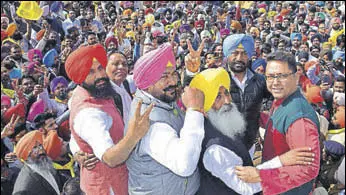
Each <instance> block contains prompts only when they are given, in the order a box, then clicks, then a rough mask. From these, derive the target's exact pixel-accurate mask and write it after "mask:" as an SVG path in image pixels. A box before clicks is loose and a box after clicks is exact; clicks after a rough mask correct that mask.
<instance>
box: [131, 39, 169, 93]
mask: <svg viewBox="0 0 346 195" xmlns="http://www.w3.org/2000/svg"><path fill="white" fill-rule="evenodd" d="M169 66H172V67H174V68H175V57H174V53H173V49H172V46H171V44H169V43H165V44H162V45H160V46H159V47H158V48H157V49H155V50H153V51H150V52H148V53H146V54H144V55H143V56H141V57H140V58H139V59H138V60H137V62H136V64H135V67H134V70H133V79H134V81H135V84H136V86H137V87H138V88H139V89H147V88H148V87H149V86H151V85H153V84H155V83H156V82H157V81H158V80H160V78H161V76H162V74H163V73H164V72H165V70H166V67H169Z"/></svg>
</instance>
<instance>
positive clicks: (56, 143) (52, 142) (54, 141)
mask: <svg viewBox="0 0 346 195" xmlns="http://www.w3.org/2000/svg"><path fill="white" fill-rule="evenodd" d="M62 146H63V140H62V139H61V138H60V137H59V136H58V133H57V132H56V131H54V130H51V131H48V133H47V135H46V137H45V138H44V140H43V148H44V149H45V150H46V152H47V156H49V157H50V158H51V159H52V160H55V159H57V158H58V157H59V156H60V154H61V149H62Z"/></svg>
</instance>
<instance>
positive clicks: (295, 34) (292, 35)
mask: <svg viewBox="0 0 346 195" xmlns="http://www.w3.org/2000/svg"><path fill="white" fill-rule="evenodd" d="M296 37H297V38H298V39H299V41H301V40H302V38H303V37H302V34H300V33H292V34H291V37H290V38H291V41H293V39H294V38H296Z"/></svg>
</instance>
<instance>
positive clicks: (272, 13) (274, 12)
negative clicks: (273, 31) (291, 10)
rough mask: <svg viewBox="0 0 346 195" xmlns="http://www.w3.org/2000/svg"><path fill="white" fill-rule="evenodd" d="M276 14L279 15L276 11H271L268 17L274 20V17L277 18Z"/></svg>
mask: <svg viewBox="0 0 346 195" xmlns="http://www.w3.org/2000/svg"><path fill="white" fill-rule="evenodd" d="M276 14H277V13H276V11H270V12H268V14H267V15H268V17H269V18H272V17H274V16H276Z"/></svg>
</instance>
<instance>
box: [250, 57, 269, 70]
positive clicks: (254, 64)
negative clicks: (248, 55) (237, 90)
mask: <svg viewBox="0 0 346 195" xmlns="http://www.w3.org/2000/svg"><path fill="white" fill-rule="evenodd" d="M260 66H263V68H264V71H266V67H267V62H266V61H265V60H264V59H263V58H258V59H257V60H255V61H253V62H252V65H251V69H252V70H253V71H255V70H256V69H257V68H258V67H260Z"/></svg>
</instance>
